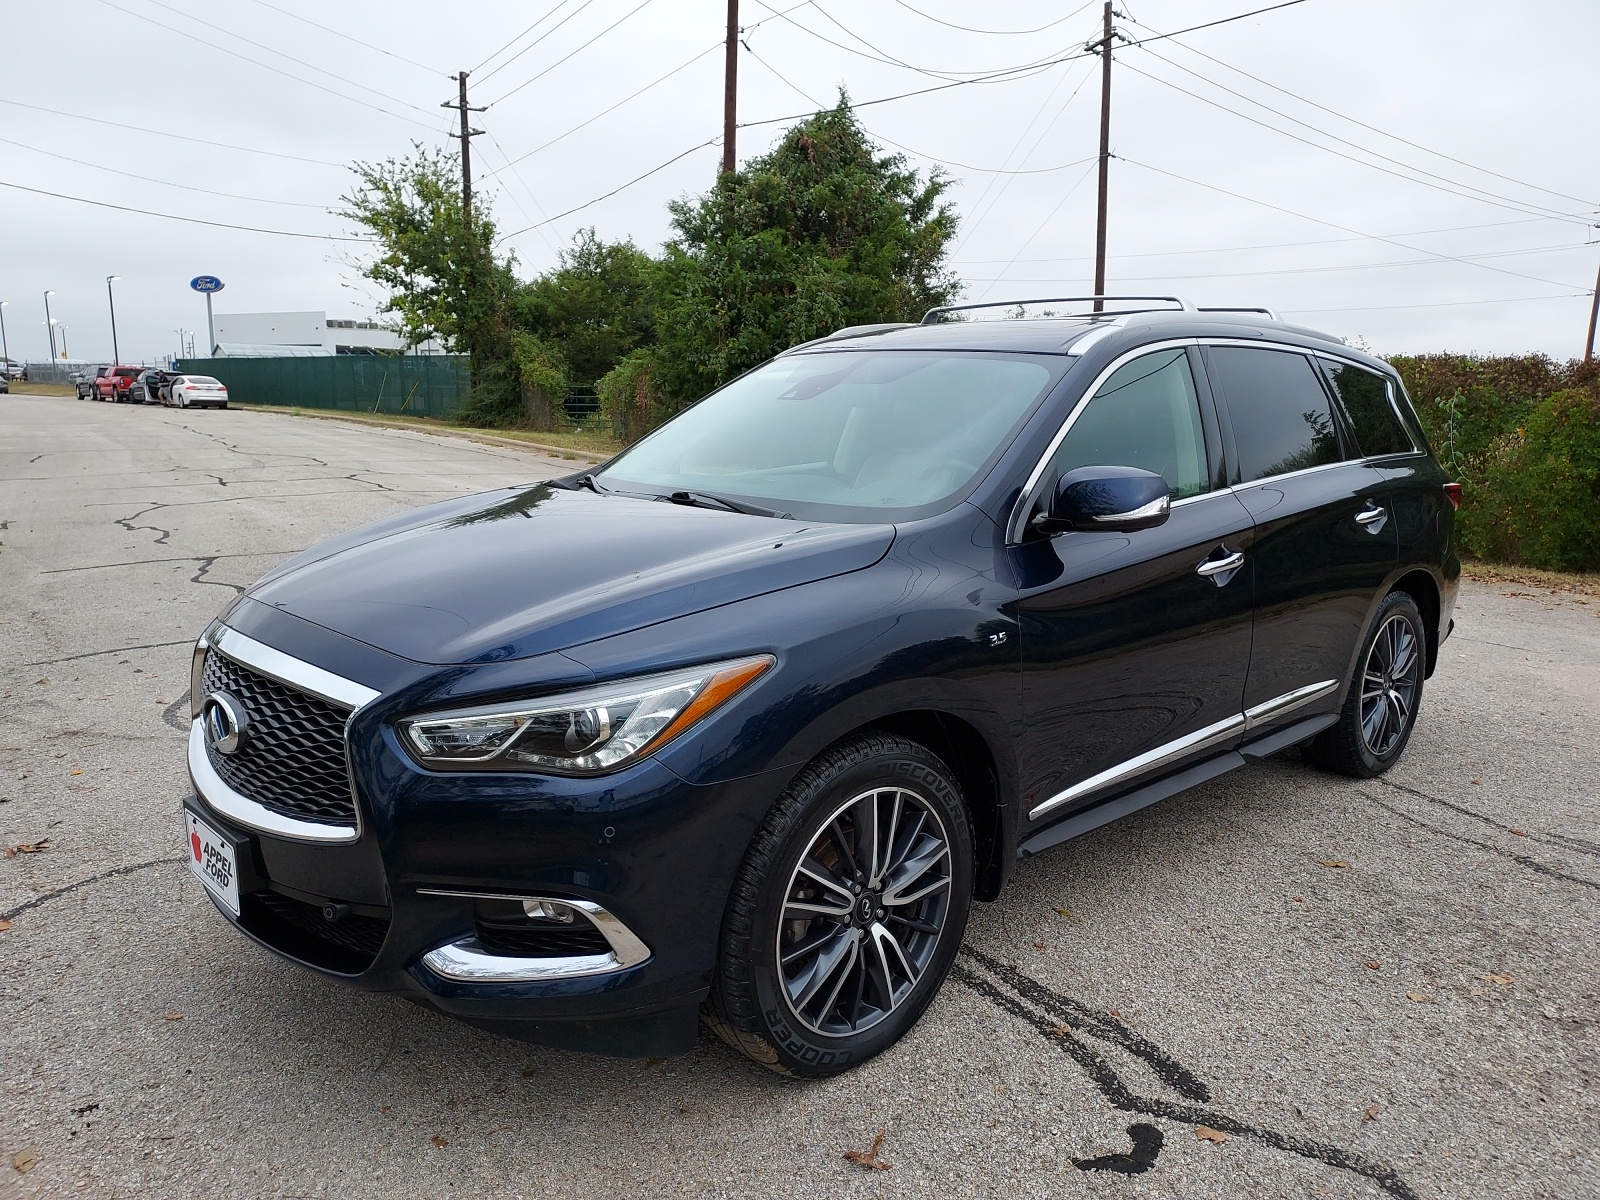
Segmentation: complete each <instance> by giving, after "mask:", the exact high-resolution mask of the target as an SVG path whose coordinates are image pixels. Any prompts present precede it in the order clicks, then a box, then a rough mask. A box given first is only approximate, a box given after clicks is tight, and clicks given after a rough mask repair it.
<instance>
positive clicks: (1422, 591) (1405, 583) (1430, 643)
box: [1389, 568, 1441, 678]
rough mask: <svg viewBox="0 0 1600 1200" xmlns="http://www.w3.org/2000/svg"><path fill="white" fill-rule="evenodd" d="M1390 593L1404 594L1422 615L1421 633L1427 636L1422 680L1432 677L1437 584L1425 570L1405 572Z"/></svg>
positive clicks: (1436, 644)
mask: <svg viewBox="0 0 1600 1200" xmlns="http://www.w3.org/2000/svg"><path fill="white" fill-rule="evenodd" d="M1389 590H1390V591H1392V592H1405V593H1406V594H1407V595H1409V596H1410V597H1411V598H1412V599H1413V600H1415V601H1416V603H1417V610H1418V611H1419V612H1421V613H1422V626H1423V631H1424V633H1425V634H1426V635H1427V636H1426V643H1427V652H1428V659H1427V670H1426V671H1425V672H1424V673H1423V677H1424V678H1429V677H1431V676H1432V675H1433V668H1434V666H1435V664H1437V662H1438V661H1439V612H1440V607H1441V599H1440V593H1439V582H1438V580H1436V579H1434V577H1433V575H1432V574H1431V573H1430V572H1428V571H1425V570H1422V569H1420V568H1418V569H1417V570H1414V571H1410V572H1407V573H1406V574H1405V575H1402V576H1401V577H1400V578H1399V579H1397V580H1395V582H1394V586H1393V587H1391V588H1390V589H1389Z"/></svg>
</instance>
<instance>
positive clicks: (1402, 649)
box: [1306, 592, 1427, 779]
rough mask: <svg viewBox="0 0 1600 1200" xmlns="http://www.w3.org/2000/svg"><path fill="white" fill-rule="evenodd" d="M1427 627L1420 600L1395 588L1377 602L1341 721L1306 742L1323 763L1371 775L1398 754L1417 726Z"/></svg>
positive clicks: (1360, 775)
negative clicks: (1375, 612) (1420, 608)
mask: <svg viewBox="0 0 1600 1200" xmlns="http://www.w3.org/2000/svg"><path fill="white" fill-rule="evenodd" d="M1426 646H1427V632H1426V630H1425V628H1424V626H1423V624H1422V614H1421V612H1419V611H1418V609H1417V602H1416V601H1415V600H1413V599H1412V598H1411V596H1410V595H1408V594H1407V593H1405V592H1390V593H1389V595H1387V596H1385V597H1384V600H1383V603H1382V604H1380V605H1379V606H1378V613H1377V616H1376V617H1375V618H1374V620H1373V622H1372V632H1371V633H1370V634H1368V636H1367V640H1366V643H1365V644H1364V645H1363V646H1362V648H1361V654H1360V656H1359V657H1358V658H1357V659H1356V672H1355V678H1353V679H1352V680H1351V681H1350V688H1349V691H1348V692H1347V693H1346V695H1345V701H1344V707H1343V708H1342V709H1341V710H1340V711H1339V722H1338V724H1336V725H1334V726H1333V727H1332V728H1331V729H1328V730H1326V731H1325V732H1323V733H1321V734H1319V735H1318V736H1317V738H1316V739H1315V740H1314V741H1312V742H1311V744H1310V745H1308V746H1307V747H1306V757H1307V758H1308V759H1310V760H1311V761H1312V762H1313V763H1315V764H1316V765H1317V766H1319V767H1324V768H1326V769H1328V770H1330V771H1337V772H1338V773H1339V774H1341V775H1353V776H1355V777H1356V778H1358V779H1371V778H1372V777H1373V776H1375V775H1382V774H1383V773H1384V772H1385V771H1387V770H1388V769H1389V768H1390V767H1392V766H1394V764H1395V763H1396V762H1397V761H1398V760H1399V758H1400V755H1401V753H1402V752H1403V751H1404V750H1405V748H1406V743H1407V742H1409V741H1410V740H1411V731H1412V730H1413V729H1414V728H1415V727H1416V723H1417V710H1418V708H1419V707H1421V704H1422V677H1423V675H1424V674H1425V673H1426V671H1425V667H1426V664H1425V662H1424V658H1425V655H1426Z"/></svg>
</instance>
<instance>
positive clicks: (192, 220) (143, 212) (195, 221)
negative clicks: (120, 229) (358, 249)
mask: <svg viewBox="0 0 1600 1200" xmlns="http://www.w3.org/2000/svg"><path fill="white" fill-rule="evenodd" d="M0 187H8V188H15V189H16V190H17V191H19V192H32V193H33V194H34V195H36V196H52V197H54V198H55V199H57V200H73V201H76V202H77V203H79V204H92V205H94V206H95V207H96V208H114V209H116V210H117V211H118V212H129V213H138V214H139V215H140V216H141V217H161V218H162V219H163V220H167V221H182V222H184V223H185V224H188V225H210V226H212V227H213V228H215V229H239V230H243V231H244V232H246V233H270V234H272V235H273V236H274V237H296V238H312V239H314V240H316V241H320V242H370V241H372V240H373V239H371V238H358V237H343V236H341V235H339V234H336V233H300V232H297V231H295V230H291V229H263V228H261V227H260V226H259V225H232V224H229V223H228V222H226V221H205V220H202V219H201V218H199V217H180V216H178V215H177V214H176V213H164V212H152V211H151V210H150V209H148V208H130V207H129V206H128V205H126V204H111V203H109V202H108V201H105V200H90V199H89V198H88V197H86V196H69V195H67V194H66V193H64V192H49V191H46V190H45V189H44V188H35V187H27V186H26V185H24V184H20V183H11V182H10V181H9V180H5V179H0Z"/></svg>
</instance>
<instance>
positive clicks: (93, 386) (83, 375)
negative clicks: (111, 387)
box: [72, 367, 111, 400]
mask: <svg viewBox="0 0 1600 1200" xmlns="http://www.w3.org/2000/svg"><path fill="white" fill-rule="evenodd" d="M110 370H111V368H110V367H86V368H84V369H83V370H82V371H78V372H75V373H74V374H73V375H72V386H73V387H75V388H76V389H77V391H78V399H79V400H98V399H100V380H102V379H104V378H105V375H106V372H108V371H110Z"/></svg>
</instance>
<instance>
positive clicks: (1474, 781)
mask: <svg viewBox="0 0 1600 1200" xmlns="http://www.w3.org/2000/svg"><path fill="white" fill-rule="evenodd" d="M1472 782H1473V784H1474V785H1477V784H1481V783H1482V782H1483V780H1481V779H1474V780H1473V781H1472Z"/></svg>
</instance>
